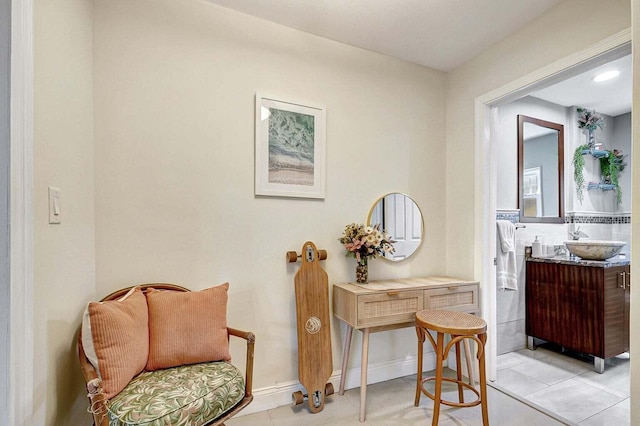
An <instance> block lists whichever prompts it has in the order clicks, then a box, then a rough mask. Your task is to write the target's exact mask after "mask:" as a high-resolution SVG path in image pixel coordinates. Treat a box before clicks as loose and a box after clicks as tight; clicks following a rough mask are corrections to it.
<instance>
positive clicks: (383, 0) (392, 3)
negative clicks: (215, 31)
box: [208, 0, 562, 71]
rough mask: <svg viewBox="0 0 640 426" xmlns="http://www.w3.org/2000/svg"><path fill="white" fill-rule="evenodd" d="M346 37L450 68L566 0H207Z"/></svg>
mask: <svg viewBox="0 0 640 426" xmlns="http://www.w3.org/2000/svg"><path fill="white" fill-rule="evenodd" d="M208 1H210V2H211V3H215V4H218V5H220V6H223V7H226V8H229V9H234V10H237V11H239V12H242V13H246V14H248V15H253V16H256V17H258V18H262V19H265V20H267V21H272V22H276V23H279V24H282V25H285V26H287V27H291V28H295V29H298V30H301V31H304V32H307V33H311V34H315V35H318V36H321V37H325V38H328V39H331V40H335V41H339V42H341V43H346V44H350V45H352V46H356V47H361V48H363V49H367V50H371V51H374V52H379V53H383V54H386V55H389V56H393V57H396V58H400V59H404V60H406V61H409V62H414V63H416V64H420V65H424V66H427V67H430V68H434V69H437V70H442V71H450V70H452V69H454V68H456V67H457V66H459V65H461V64H463V63H464V62H466V61H468V60H469V59H471V58H472V57H474V56H476V55H477V54H478V53H480V52H482V51H483V50H485V49H486V48H488V47H489V46H491V45H492V44H494V43H496V42H497V41H499V40H501V39H503V38H504V37H506V36H507V35H509V34H511V33H513V32H515V31H516V30H518V28H520V27H521V26H523V25H524V24H526V23H527V22H529V21H532V20H533V19H535V18H537V17H538V16H540V15H541V14H543V13H544V12H546V11H547V10H548V9H550V8H552V7H553V6H555V5H557V4H558V3H560V2H561V1H562V0H208Z"/></svg>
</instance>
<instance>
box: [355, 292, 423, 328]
mask: <svg viewBox="0 0 640 426" xmlns="http://www.w3.org/2000/svg"><path fill="white" fill-rule="evenodd" d="M423 306H424V291H423V290H415V291H400V292H392V291H390V292H388V293H380V294H366V295H361V296H359V297H358V326H376V325H386V324H397V323H401V322H409V321H414V320H415V314H416V312H417V311H419V310H421V309H423Z"/></svg>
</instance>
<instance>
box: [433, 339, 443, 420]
mask: <svg viewBox="0 0 640 426" xmlns="http://www.w3.org/2000/svg"><path fill="white" fill-rule="evenodd" d="M443 348H444V333H440V332H438V342H437V344H436V352H437V353H436V389H435V399H434V401H433V420H432V422H431V425H432V426H438V418H439V417H440V401H442V364H443V358H444V353H443Z"/></svg>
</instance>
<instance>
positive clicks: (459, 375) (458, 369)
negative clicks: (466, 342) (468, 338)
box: [451, 336, 464, 402]
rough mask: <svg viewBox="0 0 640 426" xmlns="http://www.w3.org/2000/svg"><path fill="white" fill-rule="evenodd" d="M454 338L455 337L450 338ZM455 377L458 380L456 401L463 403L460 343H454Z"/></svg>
mask: <svg viewBox="0 0 640 426" xmlns="http://www.w3.org/2000/svg"><path fill="white" fill-rule="evenodd" d="M451 337H452V338H455V337H456V336H451ZM456 377H457V378H458V401H460V402H464V388H463V387H462V357H461V356H460V342H457V343H456Z"/></svg>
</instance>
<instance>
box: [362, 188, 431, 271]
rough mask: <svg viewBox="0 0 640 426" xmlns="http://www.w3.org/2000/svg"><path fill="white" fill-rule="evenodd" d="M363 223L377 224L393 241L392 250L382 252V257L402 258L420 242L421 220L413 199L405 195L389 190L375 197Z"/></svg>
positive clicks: (414, 250)
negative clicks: (393, 249)
mask: <svg viewBox="0 0 640 426" xmlns="http://www.w3.org/2000/svg"><path fill="white" fill-rule="evenodd" d="M367 225H369V226H375V225H380V229H382V230H385V231H386V232H387V233H388V234H389V235H390V236H391V239H392V240H394V241H395V243H394V244H393V246H394V247H395V252H394V253H385V255H384V256H383V258H384V259H388V260H391V261H394V262H398V261H401V260H404V259H406V258H408V257H409V256H411V255H412V254H413V253H415V252H416V250H418V248H419V247H420V244H422V238H423V232H424V222H423V219H422V212H421V211H420V208H419V207H418V205H417V204H416V202H415V201H413V200H412V199H411V197H409V196H408V195H406V194H402V193H399V192H392V193H390V194H386V195H383V196H382V197H380V198H378V199H377V200H376V202H375V203H373V206H372V207H371V210H369V216H368V217H367Z"/></svg>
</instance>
